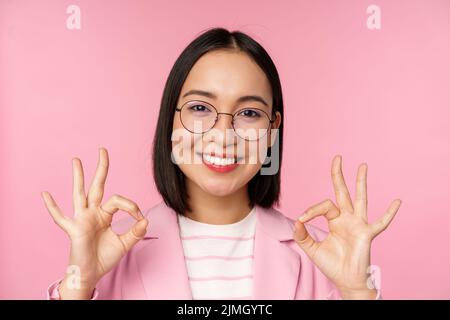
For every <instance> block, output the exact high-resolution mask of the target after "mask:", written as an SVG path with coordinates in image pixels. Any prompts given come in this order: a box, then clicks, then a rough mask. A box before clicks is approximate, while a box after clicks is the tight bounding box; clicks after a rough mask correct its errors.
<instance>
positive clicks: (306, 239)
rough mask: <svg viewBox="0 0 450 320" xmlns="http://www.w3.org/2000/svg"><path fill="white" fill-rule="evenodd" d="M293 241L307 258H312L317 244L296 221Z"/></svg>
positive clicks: (301, 224) (303, 226) (302, 225)
mask: <svg viewBox="0 0 450 320" xmlns="http://www.w3.org/2000/svg"><path fill="white" fill-rule="evenodd" d="M294 240H295V242H297V244H298V246H299V247H300V248H302V249H303V251H305V253H306V254H307V255H308V256H309V257H313V256H314V252H315V250H316V249H317V246H318V242H316V241H315V240H314V239H313V238H312V237H311V235H310V234H309V232H308V230H306V227H305V225H304V224H303V223H301V222H300V221H298V220H297V221H296V222H295V230H294Z"/></svg>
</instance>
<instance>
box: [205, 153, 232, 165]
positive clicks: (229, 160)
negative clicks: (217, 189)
mask: <svg viewBox="0 0 450 320" xmlns="http://www.w3.org/2000/svg"><path fill="white" fill-rule="evenodd" d="M203 157H204V158H205V160H206V161H207V162H209V163H212V164H214V165H216V166H227V165H230V164H233V163H234V158H219V157H213V156H211V155H209V154H204V155H203Z"/></svg>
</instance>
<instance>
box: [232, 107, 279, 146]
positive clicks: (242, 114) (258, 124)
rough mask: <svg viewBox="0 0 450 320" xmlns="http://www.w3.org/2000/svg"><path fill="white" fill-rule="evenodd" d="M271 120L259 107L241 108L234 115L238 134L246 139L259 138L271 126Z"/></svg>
mask: <svg viewBox="0 0 450 320" xmlns="http://www.w3.org/2000/svg"><path fill="white" fill-rule="evenodd" d="M269 124H270V120H269V118H268V116H267V114H266V113H265V112H263V111H262V110H259V109H244V110H240V111H239V112H238V113H237V114H235V116H234V123H233V125H234V129H235V131H236V134H237V135H239V136H240V137H241V138H242V139H245V140H259V139H261V138H262V137H264V136H265V135H266V133H267V130H268V128H269Z"/></svg>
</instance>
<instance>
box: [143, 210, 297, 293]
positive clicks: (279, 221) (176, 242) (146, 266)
mask: <svg viewBox="0 0 450 320" xmlns="http://www.w3.org/2000/svg"><path fill="white" fill-rule="evenodd" d="M255 213H256V230H255V242H254V246H255V247H254V260H253V263H254V264H253V298H254V299H261V300H265V299H267V300H269V299H288V300H290V299H294V298H295V294H296V290H297V284H298V280H299V272H300V258H299V256H298V253H297V252H296V251H295V249H293V246H295V245H296V244H295V242H294V239H293V232H294V231H293V227H292V226H291V224H290V223H289V222H288V218H287V217H285V216H283V214H281V213H280V212H278V211H276V210H275V209H265V208H263V207H260V206H258V205H257V206H256V212H255ZM145 215H146V217H147V218H148V220H149V226H148V228H147V234H146V235H145V237H144V239H143V240H141V241H140V242H139V243H138V244H137V245H136V250H135V254H136V261H137V268H138V272H139V274H140V277H141V279H142V283H143V286H144V289H145V294H146V296H147V299H161V300H166V299H176V300H177V299H186V300H190V299H192V292H191V289H190V285H189V279H188V273H187V268H186V263H185V260H184V252H183V246H182V243H181V238H180V235H179V226H178V221H177V214H176V212H175V211H173V210H172V209H171V208H169V207H168V206H166V205H165V204H164V202H162V203H160V204H158V205H157V206H155V207H153V208H151V209H149V210H147V213H146V214H145Z"/></svg>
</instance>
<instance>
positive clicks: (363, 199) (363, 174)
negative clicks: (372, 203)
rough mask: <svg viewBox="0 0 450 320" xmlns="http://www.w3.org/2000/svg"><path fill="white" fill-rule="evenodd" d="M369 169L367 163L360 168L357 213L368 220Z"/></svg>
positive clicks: (357, 181)
mask: <svg viewBox="0 0 450 320" xmlns="http://www.w3.org/2000/svg"><path fill="white" fill-rule="evenodd" d="M367 169H368V166H367V164H366V163H363V164H361V165H360V166H359V168H358V175H357V177H356V198H355V214H357V215H358V216H360V217H361V218H363V219H364V221H366V222H367Z"/></svg>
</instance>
